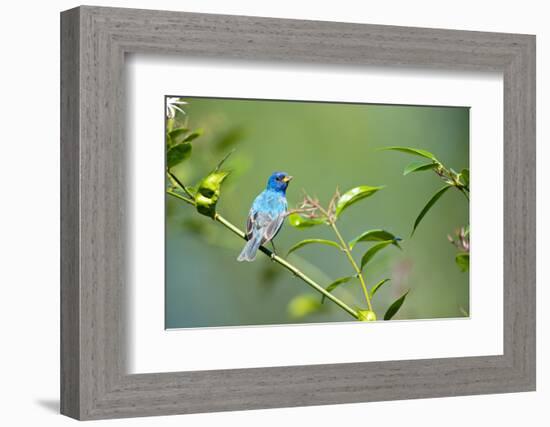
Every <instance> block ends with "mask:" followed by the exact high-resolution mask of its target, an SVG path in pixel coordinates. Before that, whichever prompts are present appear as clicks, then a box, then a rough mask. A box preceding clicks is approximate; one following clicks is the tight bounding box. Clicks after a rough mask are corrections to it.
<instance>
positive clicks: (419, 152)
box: [381, 147, 439, 163]
mask: <svg viewBox="0 0 550 427" xmlns="http://www.w3.org/2000/svg"><path fill="white" fill-rule="evenodd" d="M381 150H393V151H401V152H403V153H408V154H413V155H415V156H420V157H425V158H426V159H430V160H433V161H434V162H437V163H439V161H438V160H437V159H436V157H435V156H434V155H433V154H432V153H430V152H429V151H426V150H421V149H420V148H410V147H383V148H381Z"/></svg>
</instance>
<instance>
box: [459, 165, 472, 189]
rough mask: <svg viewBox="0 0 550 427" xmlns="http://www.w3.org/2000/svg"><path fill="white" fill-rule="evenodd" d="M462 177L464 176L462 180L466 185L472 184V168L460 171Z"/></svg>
mask: <svg viewBox="0 0 550 427" xmlns="http://www.w3.org/2000/svg"><path fill="white" fill-rule="evenodd" d="M460 177H461V178H462V182H463V183H464V185H465V186H466V187H469V186H470V169H462V171H461V172H460Z"/></svg>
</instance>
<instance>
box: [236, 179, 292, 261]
mask: <svg viewBox="0 0 550 427" xmlns="http://www.w3.org/2000/svg"><path fill="white" fill-rule="evenodd" d="M291 179H292V177H291V176H290V175H288V174H286V173H284V172H274V173H273V174H271V176H270V177H269V179H268V180H267V187H266V189H265V190H264V191H262V192H261V193H260V194H259V195H258V197H256V199H254V203H253V204H252V208H251V209H250V212H249V213H248V219H247V221H246V238H247V239H248V242H246V245H245V246H244V248H243V250H242V252H241V254H240V255H239V257H238V258H237V261H254V259H255V258H256V252H257V251H258V248H259V247H260V246H261V245H263V244H264V243H267V242H269V241H271V240H272V239H273V238H274V237H275V235H276V234H277V233H278V232H279V230H280V229H281V226H282V225H283V222H284V220H285V217H286V215H287V209H288V204H287V201H286V189H287V187H288V183H289V181H290V180H291Z"/></svg>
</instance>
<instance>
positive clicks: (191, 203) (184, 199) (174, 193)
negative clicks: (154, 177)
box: [166, 190, 195, 206]
mask: <svg viewBox="0 0 550 427" xmlns="http://www.w3.org/2000/svg"><path fill="white" fill-rule="evenodd" d="M166 193H167V194H170V195H171V196H174V197H176V198H178V199H180V200H183V201H184V202H186V203H189V204H190V205H193V206H195V202H194V201H193V200H191V199H188V198H187V197H185V196H182V195H181V194H178V193H176V192H174V191H172V190H166Z"/></svg>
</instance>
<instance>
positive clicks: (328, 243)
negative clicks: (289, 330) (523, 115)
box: [163, 94, 470, 329]
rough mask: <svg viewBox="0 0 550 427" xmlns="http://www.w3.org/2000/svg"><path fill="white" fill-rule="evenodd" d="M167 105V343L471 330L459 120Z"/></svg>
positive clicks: (201, 102) (319, 106) (369, 108)
mask: <svg viewBox="0 0 550 427" xmlns="http://www.w3.org/2000/svg"><path fill="white" fill-rule="evenodd" d="M164 102H165V106H164V112H163V114H164V115H165V118H166V127H165V130H166V132H165V135H164V139H165V144H166V162H165V166H166V170H165V172H166V198H165V216H166V218H165V219H166V226H165V250H166V258H165V273H166V274H165V277H166V283H165V310H166V311H165V327H166V328H167V329H176V328H196V327H229V326H254V325H278V324H297V323H300V324H303V323H326V322H350V321H351V322H357V321H362V322H365V323H368V322H371V321H395V320H417V319H435V318H438V319H442V318H443V319H444V318H459V317H469V307H470V303H469V297H470V289H469V285H470V283H469V252H470V229H469V194H470V181H469V132H470V126H469V117H470V110H469V108H468V107H465V106H420V105H419V106H416V105H379V104H357V103H333V102H330V103H329V102H317V101H316V102H307V101H303V102H301V101H300V102H299V101H285V100H263V99H226V98H201V97H187V96H185V95H181V94H170V95H167V96H165V99H164Z"/></svg>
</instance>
